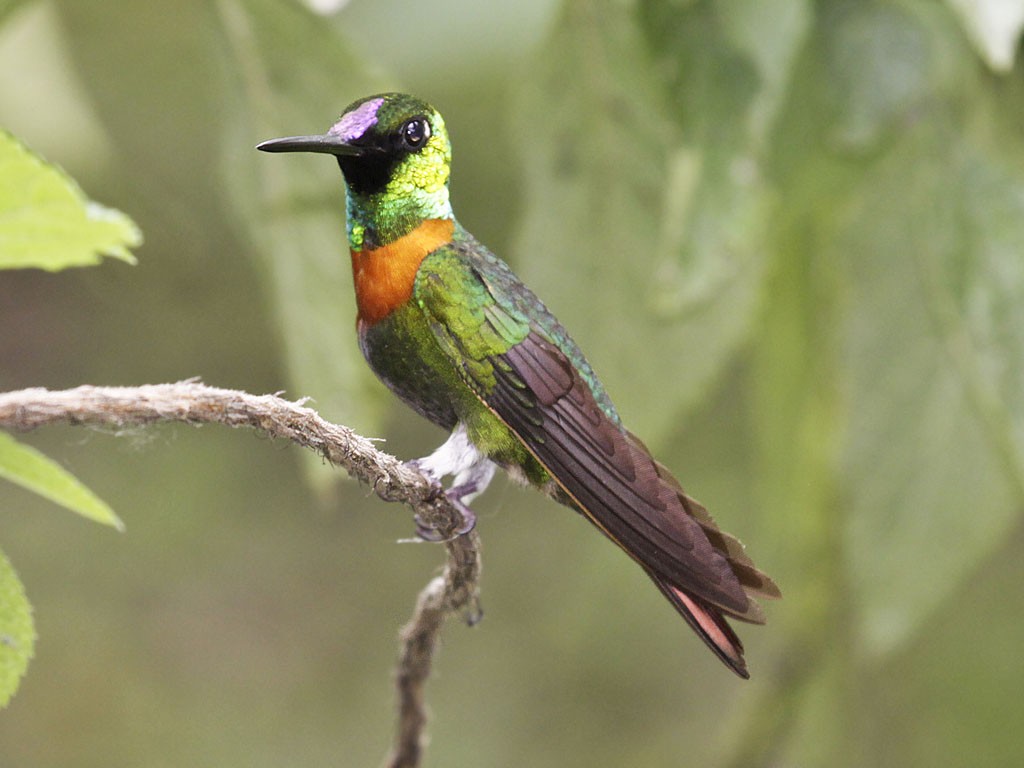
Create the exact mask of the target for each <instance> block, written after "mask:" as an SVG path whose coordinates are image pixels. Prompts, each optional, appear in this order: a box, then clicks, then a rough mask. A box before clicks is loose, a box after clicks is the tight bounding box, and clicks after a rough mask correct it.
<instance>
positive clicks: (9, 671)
mask: <svg viewBox="0 0 1024 768" xmlns="http://www.w3.org/2000/svg"><path fill="white" fill-rule="evenodd" d="M35 643H36V629H35V625H34V624H33V622H32V606H31V605H29V602H28V599H27V598H26V597H25V588H24V587H23V586H22V584H21V580H20V579H19V578H18V574H16V573H15V572H14V568H12V567H11V563H10V561H9V560H8V559H7V557H6V556H5V555H4V553H3V552H0V708H3V707H6V706H7V703H8V702H9V701H10V700H11V697H12V696H13V695H14V692H15V691H17V690H18V684H19V683H20V682H21V678H22V677H24V676H25V670H26V669H28V662H29V660H30V659H31V658H32V655H33V653H34V650H35Z"/></svg>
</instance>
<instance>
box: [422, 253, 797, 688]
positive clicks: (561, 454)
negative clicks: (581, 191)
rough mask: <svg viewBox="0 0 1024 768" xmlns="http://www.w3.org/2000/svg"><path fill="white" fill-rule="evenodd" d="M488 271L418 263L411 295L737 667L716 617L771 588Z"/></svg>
mask: <svg viewBox="0 0 1024 768" xmlns="http://www.w3.org/2000/svg"><path fill="white" fill-rule="evenodd" d="M476 266H479V265H476ZM491 266H492V267H493V265H491ZM496 269H497V268H494V269H492V271H491V272H490V273H488V274H487V275H486V276H485V275H483V274H481V272H480V271H478V269H476V268H474V269H468V268H467V266H466V264H465V263H462V264H459V263H453V262H452V261H448V262H446V263H444V264H439V265H437V268H436V270H433V271H429V272H427V271H424V269H423V267H421V272H423V274H422V275H421V277H420V278H419V279H418V283H417V286H418V289H417V290H418V293H417V298H418V300H419V301H420V306H421V307H422V308H423V309H424V311H425V312H426V314H427V316H428V321H429V322H430V325H431V328H432V330H433V332H434V335H435V337H436V338H437V340H438V342H439V345H440V347H441V348H442V350H443V351H444V352H445V353H446V354H447V355H449V357H450V359H451V362H452V365H453V367H454V368H455V369H456V370H457V371H458V372H459V374H460V375H461V376H462V377H463V379H464V380H465V381H466V383H467V384H468V385H469V386H470V388H472V389H473V391H474V392H475V393H476V394H477V396H478V397H479V398H480V400H481V401H482V402H483V403H484V404H485V405H486V406H487V408H489V409H490V410H491V411H492V412H493V413H494V414H495V415H497V416H498V417H499V418H500V419H501V420H502V422H504V423H505V424H506V425H507V426H508V427H509V429H511V431H512V432H513V433H515V435H516V436H517V437H518V438H519V439H520V440H521V441H522V442H523V445H524V446H525V447H526V448H527V449H528V450H529V451H530V453H531V454H533V456H534V457H535V458H536V459H537V460H538V461H539V462H540V463H541V464H542V465H543V466H544V468H545V469H546V470H547V471H548V473H549V474H550V475H551V477H552V478H553V480H554V481H555V483H556V484H557V486H558V487H559V489H560V491H561V494H560V495H562V496H564V498H565V500H567V501H568V502H569V503H570V504H572V506H574V507H575V508H577V509H578V510H579V511H580V512H581V513H582V514H584V515H585V516H586V517H587V518H588V519H589V520H590V521H591V522H592V523H594V525H596V526H597V527H598V528H599V529H600V530H601V531H602V532H604V533H605V535H607V536H608V537H609V538H610V539H611V540H612V541H614V542H615V543H616V544H618V545H619V546H620V547H621V548H622V549H623V550H625V551H626V552H627V553H628V554H629V555H630V556H631V557H632V558H633V559H634V560H636V561H637V562H638V563H639V564H640V565H641V566H643V568H644V570H645V571H646V572H647V573H648V575H649V576H650V577H651V579H652V580H653V581H654V582H655V584H657V586H658V588H659V589H660V590H661V591H662V593H663V594H664V595H665V596H666V597H667V598H668V600H669V601H670V602H671V603H672V605H673V606H674V607H675V608H676V609H677V610H678V611H679V612H680V613H681V614H682V615H683V617H684V618H685V619H686V620H687V622H688V623H689V624H690V626H691V627H693V629H694V630H695V631H696V632H697V633H698V634H699V635H700V636H701V638H702V639H704V641H705V642H706V643H707V644H708V645H709V646H710V647H711V648H712V649H713V650H714V651H715V652H716V653H717V654H718V655H719V657H720V658H721V659H722V660H723V661H725V662H726V663H727V664H729V666H731V667H732V668H733V669H734V670H736V672H737V673H739V674H741V675H744V676H745V674H746V671H745V666H744V664H743V659H742V645H741V644H740V642H739V639H738V638H737V637H736V635H735V634H734V633H733V631H732V630H731V629H730V628H729V626H728V624H727V623H726V621H725V619H724V618H723V616H722V614H723V613H725V614H728V615H729V616H733V617H736V618H740V619H743V620H746V621H752V622H762V621H763V620H764V619H763V616H762V614H761V611H760V607H759V606H758V605H757V603H756V602H754V600H753V599H752V597H751V595H762V596H769V597H770V596H777V594H778V589H777V588H776V587H775V585H774V584H773V583H772V582H771V580H770V579H768V577H766V576H764V574H762V573H760V571H758V570H757V569H756V568H754V566H753V564H752V563H751V562H750V560H749V558H747V557H746V554H745V553H744V552H743V548H742V546H741V545H740V544H739V543H738V542H737V541H736V540H735V539H734V538H732V537H731V536H729V535H728V534H725V533H723V532H721V531H720V530H719V529H718V527H717V526H716V525H715V524H714V521H713V520H712V519H711V517H710V516H709V515H708V514H707V512H706V510H704V508H703V507H701V506H700V505H699V504H697V503H696V502H695V501H693V500H692V499H690V497H688V496H687V495H686V494H685V493H684V492H683V491H682V489H681V488H680V487H679V484H678V482H677V481H676V480H675V478H673V477H672V476H671V474H669V473H668V472H667V470H666V469H665V468H664V467H663V466H661V465H660V464H658V463H657V462H656V461H655V460H654V459H653V458H652V457H651V455H650V453H649V452H648V451H647V449H646V448H645V447H644V445H643V444H642V443H641V442H640V441H639V440H637V439H636V438H635V437H633V436H632V435H630V434H629V433H628V432H626V431H625V430H624V429H623V428H622V427H621V425H620V424H619V423H618V420H617V418H613V415H614V411H612V410H611V407H610V404H608V403H607V401H606V400H605V401H603V404H604V405H605V408H602V405H601V404H599V402H598V397H597V396H596V395H595V389H594V386H598V390H597V391H600V389H599V385H594V384H592V383H588V381H587V380H586V379H585V378H584V376H585V375H586V374H584V373H583V372H582V371H586V372H587V373H589V371H590V369H589V366H587V365H586V362H585V361H584V360H582V355H579V354H578V350H576V348H575V345H573V344H572V342H571V341H569V340H568V338H567V337H566V336H564V331H562V330H561V327H560V326H558V325H557V323H556V322H555V321H554V319H553V318H551V317H550V315H547V314H546V313H545V312H544V310H543V306H542V305H539V303H537V304H532V303H531V304H530V306H531V307H533V309H532V310H531V312H532V317H531V314H529V313H528V312H527V308H526V307H524V306H520V301H519V299H520V298H522V297H523V296H525V295H526V294H525V293H524V292H525V290H526V289H525V287H523V286H522V285H521V284H519V283H512V282H511V280H512V279H513V278H511V273H508V272H507V271H505V270H504V269H502V270H501V271H494V270H496ZM500 282H504V284H503V285H499V283H500ZM455 288H458V290H455ZM532 301H535V300H532ZM537 307H540V310H539V311H538V309H537ZM538 314H540V321H543V322H540V321H538V320H537V317H536V316H538ZM528 318H529V319H528ZM548 326H550V327H548ZM542 327H544V328H546V330H542ZM555 339H557V340H558V343H557V344H556V343H555V341H554V340H555ZM564 350H569V351H570V352H573V353H576V354H577V356H578V357H579V358H580V360H577V361H575V362H574V360H572V359H570V356H569V355H568V354H567V353H566V351H564ZM602 397H603V395H602ZM748 593H749V594H748Z"/></svg>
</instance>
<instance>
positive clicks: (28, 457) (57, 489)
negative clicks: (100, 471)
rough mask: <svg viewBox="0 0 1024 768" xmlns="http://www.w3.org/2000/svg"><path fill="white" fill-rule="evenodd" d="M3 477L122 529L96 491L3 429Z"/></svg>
mask: <svg viewBox="0 0 1024 768" xmlns="http://www.w3.org/2000/svg"><path fill="white" fill-rule="evenodd" d="M0 477H3V478H6V479H7V480H10V481H11V482H12V483H16V484H18V485H20V486H21V487H22V488H25V489H27V490H29V491H32V492H33V493H37V494H39V495H40V496H42V497H43V498H46V499H49V500H50V501H52V502H55V503H57V504H60V505H61V506H62V507H66V508H68V509H70V510H71V511H72V512H77V513H78V514H80V515H81V516H82V517H87V518H89V519H90V520H95V521H96V522H98V523H103V524H104V525H110V526H113V527H114V528H117V530H119V531H123V530H124V523H122V522H121V520H120V519H119V518H118V516H117V515H115V514H114V511H113V510H112V509H111V508H110V507H108V506H107V505H106V503H104V502H103V500H101V499H100V498H99V497H98V496H96V494H94V493H93V492H92V491H90V490H89V489H88V488H86V487H85V486H84V485H82V483H80V482H79V481H78V479H77V478H75V477H74V475H72V474H71V473H70V472H68V471H67V470H65V469H64V468H63V467H61V466H60V465H59V464H57V463H56V462H55V461H53V459H50V458H48V457H47V456H44V455H43V454H42V453H40V452H39V451H37V450H36V449H35V448H32V447H30V446H28V445H25V444H24V443H19V442H18V441H17V440H15V439H14V438H13V437H11V436H10V435H9V434H7V433H6V432H0Z"/></svg>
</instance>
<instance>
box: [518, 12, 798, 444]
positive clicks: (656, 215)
mask: <svg viewBox="0 0 1024 768" xmlns="http://www.w3.org/2000/svg"><path fill="white" fill-rule="evenodd" d="M800 7H801V6H795V8H797V9H799V8H800ZM718 11H720V13H719V12H718ZM758 13H760V11H759V10H758V7H757V6H756V5H755V4H751V3H721V4H707V3H705V4H700V5H699V7H689V8H685V9H680V8H679V7H678V6H675V5H669V4H665V3H657V2H644V3H640V4H638V6H637V7H629V6H624V5H623V4H621V3H610V2H571V3H568V4H567V5H566V9H565V11H564V13H563V15H562V18H561V19H560V21H559V23H558V26H557V28H556V30H555V33H554V34H553V36H552V37H551V39H550V40H549V41H548V42H547V44H546V45H545V47H544V50H543V51H542V52H541V55H540V56H539V58H538V62H537V64H535V65H534V71H533V72H532V73H530V74H529V75H528V77H527V78H526V79H525V81H524V85H523V87H522V100H521V102H522V103H521V105H520V107H519V109H518V110H517V111H518V114H520V115H522V116H523V124H522V128H521V132H522V135H523V136H524V142H525V146H526V147H527V150H528V151H526V152H525V153H524V165H525V171H526V210H525V216H524V223H523V226H522V231H521V232H520V235H519V238H518V243H519V247H518V251H517V253H518V263H519V264H520V266H521V269H520V271H521V272H522V273H524V275H525V276H526V277H527V278H528V282H530V283H531V284H532V285H534V286H535V287H536V288H537V289H539V291H540V294H541V296H542V298H545V299H546V300H547V301H548V303H549V306H550V307H551V308H552V309H553V310H554V311H555V313H556V314H557V315H559V316H560V317H561V319H562V320H563V321H564V322H565V323H566V325H567V327H568V328H569V329H570V331H571V332H573V333H574V334H575V335H576V336H577V340H578V341H579V342H580V343H581V345H582V346H583V347H584V349H587V348H593V349H600V350H601V351H602V356H603V357H602V358H601V359H594V360H592V361H591V362H593V363H594V364H595V367H596V368H597V371H598V374H599V375H600V376H601V377H602V379H603V380H604V383H605V384H606V386H607V387H608V389H609V391H610V393H611V395H612V397H613V399H616V400H617V401H618V402H619V405H620V408H623V406H624V405H625V407H624V410H625V411H626V420H627V422H628V423H629V424H630V427H631V429H634V430H636V431H637V432H638V433H640V434H642V435H643V436H644V437H645V439H647V440H648V441H657V440H658V439H660V438H663V437H665V436H666V435H667V434H668V433H670V432H671V431H672V429H673V428H674V425H675V423H676V421H677V419H678V418H679V416H680V412H681V411H682V410H683V409H684V408H685V407H687V406H688V405H690V404H691V403H692V402H693V401H694V399H695V398H696V397H698V396H699V395H701V394H702V392H703V391H704V390H705V388H706V387H707V386H708V384H709V383H710V381H711V379H712V377H713V376H714V375H715V374H716V373H717V372H718V371H720V370H721V368H722V366H723V364H724V363H725V362H726V361H727V360H729V359H730V357H731V355H732V353H733V351H734V349H735V348H736V346H737V345H738V344H739V343H740V342H742V340H743V339H744V338H745V336H746V334H747V333H748V331H749V328H750V322H751V319H752V317H753V312H754V310H755V308H756V307H757V305H758V301H759V299H760V296H761V290H762V287H763V279H764V264H765V250H764V247H763V238H764V231H765V225H766V222H767V220H768V216H769V215H770V213H771V210H772V198H771V195H770V194H769V192H768V189H767V187H766V186H765V185H764V181H763V179H762V170H761V167H760V165H761V153H762V149H763V145H764V141H765V138H766V132H767V130H768V129H769V128H770V126H771V124H772V122H773V120H774V114H775V110H776V109H777V106H778V104H779V100H780V98H781V95H782V92H783V87H784V84H785V80H786V76H787V70H788V61H789V59H790V57H791V56H792V53H793V51H794V50H795V48H796V46H798V45H799V42H800V39H801V36H802V33H803V32H802V30H803V27H804V26H805V24H804V22H803V21H802V18H803V15H804V14H803V13H802V12H801V11H800V10H793V6H792V4H791V8H790V11H789V12H788V13H783V14H782V15H781V17H780V23H779V24H778V25H777V26H774V27H765V26H763V25H761V26H760V27H758V25H757V22H756V18H757V14H758ZM755 30H757V32H756V34H755V33H754V31H755ZM567 80H570V81H572V82H573V84H574V85H573V88H572V89H571V90H570V91H566V89H565V82H566V81H567ZM666 105H669V108H666ZM582 291H585V292H586V295H585V296H582V295H581V292H582ZM639 371H643V372H645V375H642V376H641V375H637V372H639ZM649 402H657V403H658V407H657V408H640V407H639V404H641V403H649ZM630 403H632V404H634V405H633V407H634V408H635V409H636V410H635V411H630V407H629V405H628V404H630Z"/></svg>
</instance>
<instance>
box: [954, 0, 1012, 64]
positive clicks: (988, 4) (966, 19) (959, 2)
mask: <svg viewBox="0 0 1024 768" xmlns="http://www.w3.org/2000/svg"><path fill="white" fill-rule="evenodd" d="M946 2H947V3H949V5H950V6H951V7H952V8H953V9H954V10H955V11H956V12H957V13H958V14H959V15H960V19H961V21H962V22H963V25H964V28H965V29H966V30H967V36H968V37H969V38H970V39H971V42H972V43H974V47H975V48H977V49H978V53H980V54H981V56H982V58H983V59H985V61H986V62H988V65H989V66H990V67H991V68H992V69H993V70H995V71H996V72H1009V71H1010V70H1012V69H1013V60H1014V56H1015V55H1016V52H1017V46H1018V44H1019V43H1020V36H1021V31H1022V30H1024V3H1021V2H1019V0H946Z"/></svg>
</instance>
